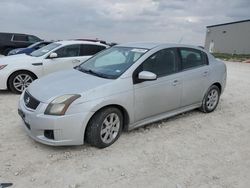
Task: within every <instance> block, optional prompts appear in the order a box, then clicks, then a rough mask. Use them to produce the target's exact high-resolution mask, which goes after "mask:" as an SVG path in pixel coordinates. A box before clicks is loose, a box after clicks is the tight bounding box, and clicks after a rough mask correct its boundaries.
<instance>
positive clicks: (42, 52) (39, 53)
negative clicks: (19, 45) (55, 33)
mask: <svg viewBox="0 0 250 188" xmlns="http://www.w3.org/2000/svg"><path fill="white" fill-rule="evenodd" d="M58 46H61V44H60V43H52V44H49V45H47V46H44V47H42V48H40V49H39V50H36V51H34V52H32V53H31V54H30V55H31V56H33V57H40V56H43V55H45V54H46V53H48V52H50V51H52V50H53V49H55V48H57V47H58Z"/></svg>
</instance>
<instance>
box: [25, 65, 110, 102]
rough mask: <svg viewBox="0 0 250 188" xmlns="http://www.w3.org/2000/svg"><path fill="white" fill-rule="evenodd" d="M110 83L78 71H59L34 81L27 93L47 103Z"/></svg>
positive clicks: (108, 80)
mask: <svg viewBox="0 0 250 188" xmlns="http://www.w3.org/2000/svg"><path fill="white" fill-rule="evenodd" d="M110 82H112V80H110V79H104V78H100V77H97V76H93V75H90V74H86V73H83V72H80V71H78V70H74V69H73V70H68V71H60V72H56V73H52V74H50V75H47V76H45V77H43V78H41V79H38V80H36V81H34V82H33V83H32V84H31V85H30V86H29V87H28V89H27V90H28V92H29V93H30V94H31V95H32V96H33V97H35V98H36V99H37V100H39V101H41V102H44V103H48V102H50V101H51V100H53V99H54V98H56V97H57V96H62V95H65V94H81V95H83V94H84V93H85V92H87V91H89V90H92V89H96V88H97V87H101V86H104V85H105V84H107V83H110Z"/></svg>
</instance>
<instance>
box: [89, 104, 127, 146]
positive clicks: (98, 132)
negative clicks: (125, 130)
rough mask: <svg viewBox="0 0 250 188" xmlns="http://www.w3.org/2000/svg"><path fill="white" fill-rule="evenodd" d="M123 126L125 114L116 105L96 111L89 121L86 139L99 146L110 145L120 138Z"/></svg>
mask: <svg viewBox="0 0 250 188" xmlns="http://www.w3.org/2000/svg"><path fill="white" fill-rule="evenodd" d="M112 117H113V118H112ZM105 122H106V123H105ZM112 122H113V124H112ZM114 122H116V123H114ZM107 124H110V125H107ZM122 127H123V115H122V113H121V111H120V110H119V109H117V108H114V107H109V108H104V109H102V110H100V111H98V112H96V113H95V114H94V115H93V117H92V118H91V120H90V121H89V123H88V126H87V128H86V132H85V141H86V142H87V143H88V144H90V145H92V146H95V147H97V148H105V147H108V146H110V145H112V144H113V143H114V142H115V141H116V140H117V139H118V138H119V136H120V134H121V131H122Z"/></svg>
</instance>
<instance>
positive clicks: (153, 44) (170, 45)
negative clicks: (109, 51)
mask: <svg viewBox="0 0 250 188" xmlns="http://www.w3.org/2000/svg"><path fill="white" fill-rule="evenodd" d="M117 46H120V47H131V48H144V49H149V50H150V49H153V48H156V47H161V46H164V47H166V48H177V47H183V48H194V49H198V50H202V51H203V49H201V48H200V47H198V46H194V45H186V44H175V43H160V42H130V43H125V44H119V45H117Z"/></svg>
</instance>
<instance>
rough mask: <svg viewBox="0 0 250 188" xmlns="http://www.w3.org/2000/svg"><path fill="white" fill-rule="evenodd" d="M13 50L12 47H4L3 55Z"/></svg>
mask: <svg viewBox="0 0 250 188" xmlns="http://www.w3.org/2000/svg"><path fill="white" fill-rule="evenodd" d="M11 50H13V48H6V49H5V50H4V51H3V55H5V56H7V55H8V53H9V52H10V51H11Z"/></svg>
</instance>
